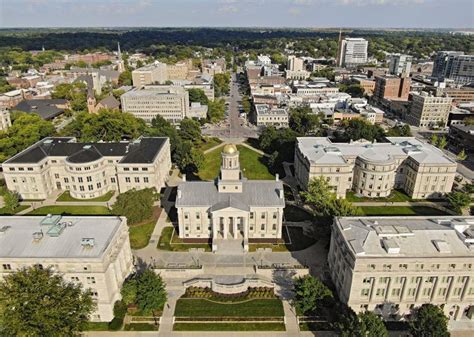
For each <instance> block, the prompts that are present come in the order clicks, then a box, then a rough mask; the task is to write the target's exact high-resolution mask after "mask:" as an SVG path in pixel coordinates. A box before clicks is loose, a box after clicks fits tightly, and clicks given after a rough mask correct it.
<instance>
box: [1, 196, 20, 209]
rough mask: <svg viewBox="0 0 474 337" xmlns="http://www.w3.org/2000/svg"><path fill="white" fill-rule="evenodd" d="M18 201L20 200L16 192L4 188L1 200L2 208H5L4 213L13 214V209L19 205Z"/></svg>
mask: <svg viewBox="0 0 474 337" xmlns="http://www.w3.org/2000/svg"><path fill="white" fill-rule="evenodd" d="M19 201H20V196H19V194H18V193H17V192H12V191H8V190H6V191H5V192H4V193H3V202H4V206H3V208H4V209H5V213H7V214H14V213H15V209H16V208H17V207H18V206H19V205H20V203H19Z"/></svg>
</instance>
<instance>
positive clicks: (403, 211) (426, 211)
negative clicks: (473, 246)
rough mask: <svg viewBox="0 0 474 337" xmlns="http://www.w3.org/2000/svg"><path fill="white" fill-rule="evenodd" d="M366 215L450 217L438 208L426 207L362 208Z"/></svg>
mask: <svg viewBox="0 0 474 337" xmlns="http://www.w3.org/2000/svg"><path fill="white" fill-rule="evenodd" d="M360 209H361V210H362V212H363V214H364V215H378V216H384V215H448V214H447V213H446V212H443V211H441V210H439V209H436V208H431V207H426V206H361V207H360Z"/></svg>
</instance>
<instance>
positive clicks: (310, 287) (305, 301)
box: [294, 275, 332, 315]
mask: <svg viewBox="0 0 474 337" xmlns="http://www.w3.org/2000/svg"><path fill="white" fill-rule="evenodd" d="M294 292H295V299H294V305H295V307H296V308H297V310H298V312H300V313H302V314H305V315H309V314H313V313H314V312H315V310H316V309H317V308H318V305H319V304H320V302H321V301H322V300H324V299H326V298H328V297H332V292H331V290H329V288H328V287H326V285H324V283H322V282H321V281H320V280H319V279H317V278H316V277H314V276H311V275H305V276H302V277H298V278H296V279H295V280H294Z"/></svg>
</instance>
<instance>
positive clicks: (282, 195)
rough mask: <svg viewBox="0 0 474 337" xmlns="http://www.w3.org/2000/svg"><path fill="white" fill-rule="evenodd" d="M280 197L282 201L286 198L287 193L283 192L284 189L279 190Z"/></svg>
mask: <svg viewBox="0 0 474 337" xmlns="http://www.w3.org/2000/svg"><path fill="white" fill-rule="evenodd" d="M278 196H279V198H280V199H283V197H284V196H285V193H284V192H283V188H282V189H279V190H278Z"/></svg>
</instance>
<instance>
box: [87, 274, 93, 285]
mask: <svg viewBox="0 0 474 337" xmlns="http://www.w3.org/2000/svg"><path fill="white" fill-rule="evenodd" d="M87 283H89V284H95V277H93V276H90V277H89V276H88V277H87Z"/></svg>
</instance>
